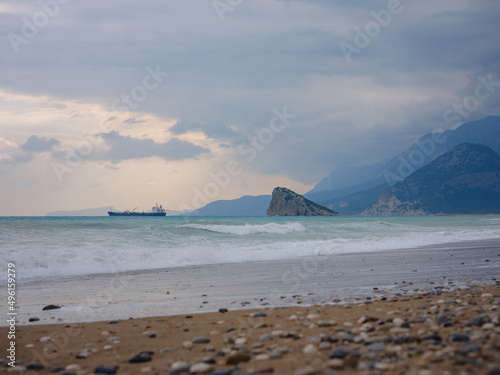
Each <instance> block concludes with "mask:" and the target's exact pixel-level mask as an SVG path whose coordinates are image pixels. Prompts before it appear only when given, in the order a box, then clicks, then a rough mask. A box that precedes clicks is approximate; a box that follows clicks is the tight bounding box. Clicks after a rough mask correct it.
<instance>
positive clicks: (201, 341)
mask: <svg viewBox="0 0 500 375" xmlns="http://www.w3.org/2000/svg"><path fill="white" fill-rule="evenodd" d="M209 342H210V338H209V337H205V336H202V337H197V338H195V339H194V340H193V344H208V343H209Z"/></svg>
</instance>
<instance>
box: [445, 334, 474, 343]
mask: <svg viewBox="0 0 500 375" xmlns="http://www.w3.org/2000/svg"><path fill="white" fill-rule="evenodd" d="M469 340H470V338H469V336H467V335H463V334H460V333H452V334H451V335H450V341H454V342H467V341H469Z"/></svg>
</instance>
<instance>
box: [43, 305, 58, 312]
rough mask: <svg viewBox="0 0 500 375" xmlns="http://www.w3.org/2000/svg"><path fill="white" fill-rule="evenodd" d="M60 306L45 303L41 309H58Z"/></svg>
mask: <svg viewBox="0 0 500 375" xmlns="http://www.w3.org/2000/svg"><path fill="white" fill-rule="evenodd" d="M60 308H61V306H58V305H47V306H45V307H44V308H43V309H42V310H43V311H46V310H57V309H60Z"/></svg>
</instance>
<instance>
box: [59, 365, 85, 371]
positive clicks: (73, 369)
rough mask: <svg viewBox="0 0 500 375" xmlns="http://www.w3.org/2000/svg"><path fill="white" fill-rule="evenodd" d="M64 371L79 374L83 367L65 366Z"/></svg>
mask: <svg viewBox="0 0 500 375" xmlns="http://www.w3.org/2000/svg"><path fill="white" fill-rule="evenodd" d="M64 370H65V371H67V372H80V371H82V370H83V367H82V366H80V365H77V364H71V365H67V366H66V367H65V368H64Z"/></svg>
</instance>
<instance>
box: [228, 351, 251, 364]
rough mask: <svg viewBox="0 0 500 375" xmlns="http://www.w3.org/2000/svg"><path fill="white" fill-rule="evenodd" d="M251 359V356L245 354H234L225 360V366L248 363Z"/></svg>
mask: <svg viewBox="0 0 500 375" xmlns="http://www.w3.org/2000/svg"><path fill="white" fill-rule="evenodd" d="M251 359H252V357H251V356H249V355H248V354H245V353H235V354H232V355H231V356H229V357H228V358H227V360H226V365H237V364H238V363H242V362H248V361H250V360H251Z"/></svg>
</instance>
